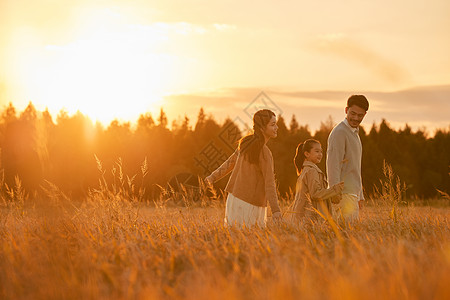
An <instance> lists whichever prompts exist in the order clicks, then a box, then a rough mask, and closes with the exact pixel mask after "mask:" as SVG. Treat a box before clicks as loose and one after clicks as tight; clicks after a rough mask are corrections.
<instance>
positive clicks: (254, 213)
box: [225, 194, 267, 228]
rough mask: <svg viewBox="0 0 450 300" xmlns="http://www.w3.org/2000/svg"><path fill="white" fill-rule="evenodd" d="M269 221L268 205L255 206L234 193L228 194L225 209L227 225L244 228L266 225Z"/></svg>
mask: <svg viewBox="0 0 450 300" xmlns="http://www.w3.org/2000/svg"><path fill="white" fill-rule="evenodd" d="M266 223H267V207H261V206H255V205H252V204H250V203H247V202H245V201H243V200H241V199H239V198H237V197H235V196H233V195H232V194H228V198H227V207H226V209H225V226H237V227H238V228H242V227H243V226H244V225H245V227H251V226H255V225H256V226H259V227H265V226H266Z"/></svg>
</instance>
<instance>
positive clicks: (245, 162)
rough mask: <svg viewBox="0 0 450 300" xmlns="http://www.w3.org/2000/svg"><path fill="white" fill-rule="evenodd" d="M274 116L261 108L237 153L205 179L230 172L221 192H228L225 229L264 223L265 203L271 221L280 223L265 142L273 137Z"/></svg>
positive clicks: (276, 197)
mask: <svg viewBox="0 0 450 300" xmlns="http://www.w3.org/2000/svg"><path fill="white" fill-rule="evenodd" d="M277 130H278V126H277V120H276V116H275V114H274V113H273V112H272V111H270V110H268V109H263V110H259V111H257V112H256V113H255V114H254V116H253V133H252V134H250V135H248V136H245V137H243V138H242V139H241V140H240V141H239V146H238V148H237V150H236V151H235V152H234V153H233V154H232V155H231V156H230V157H229V158H228V159H227V160H226V161H225V162H224V163H223V164H222V165H221V166H220V167H219V168H217V169H216V170H215V171H214V172H212V173H211V175H209V176H208V177H206V178H205V181H206V182H207V183H209V184H212V183H214V182H216V181H217V180H219V179H221V178H222V177H224V176H225V175H227V174H228V173H230V172H231V176H230V179H229V180H228V184H227V186H226V187H225V191H227V192H228V198H227V204H226V209H225V226H232V225H236V226H238V227H239V228H242V226H244V225H245V226H254V225H256V226H259V227H265V225H266V222H267V202H269V204H270V207H271V210H272V217H273V219H274V220H276V221H279V220H281V212H280V207H279V205H278V196H277V190H276V185H275V174H274V168H273V157H272V152H271V151H270V149H269V148H268V147H267V145H266V143H267V142H268V141H269V139H271V138H275V137H276V136H277Z"/></svg>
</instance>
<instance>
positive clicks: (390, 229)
mask: <svg viewBox="0 0 450 300" xmlns="http://www.w3.org/2000/svg"><path fill="white" fill-rule="evenodd" d="M100 183H101V184H100V188H99V189H92V190H90V191H89V193H88V194H87V196H86V199H85V200H84V201H82V202H74V201H71V200H70V199H69V197H67V196H66V195H64V194H63V193H62V192H61V191H59V190H58V188H57V187H56V186H54V185H52V184H51V183H47V186H46V187H45V188H44V190H45V192H46V194H47V197H44V198H35V199H31V198H27V197H25V196H24V194H23V190H22V189H21V186H20V181H17V184H16V187H15V188H14V189H9V188H6V189H5V188H4V189H3V190H2V193H1V195H2V196H1V197H2V198H1V200H2V203H1V207H2V208H1V219H0V270H1V273H0V298H1V299H450V284H449V278H450V226H449V225H450V224H449V217H450V209H449V208H448V206H447V207H445V206H444V207H424V206H421V207H414V206H412V205H399V204H401V203H397V202H395V201H391V202H389V201H387V200H389V199H387V200H386V199H384V200H383V201H381V200H382V199H383V195H384V196H389V195H391V196H393V195H394V194H393V190H391V191H384V192H383V193H384V194H380V195H379V196H380V198H377V199H375V198H374V199H371V201H369V205H368V206H367V207H365V208H364V209H363V210H362V212H361V220H360V222H358V223H355V224H353V225H348V224H347V225H346V224H336V223H334V222H333V221H332V220H329V222H325V221H323V222H322V221H320V222H316V223H310V224H305V225H300V226H298V225H291V224H287V223H282V224H273V223H271V222H270V221H269V225H268V227H267V228H266V229H258V228H253V229H243V230H237V229H229V228H225V227H224V226H223V216H224V200H223V197H221V196H217V195H216V197H215V198H213V199H208V198H207V197H206V196H205V195H204V194H203V195H202V197H201V199H200V200H198V201H195V202H194V201H192V198H190V196H189V193H188V192H186V193H184V194H183V195H181V197H180V198H179V203H178V204H175V203H174V202H173V201H172V200H167V198H161V199H160V200H158V201H156V202H154V203H147V204H143V203H142V202H141V201H138V196H139V193H134V194H133V192H134V189H133V188H132V187H133V185H132V183H131V182H130V181H128V183H127V182H125V181H124V180H119V181H117V184H116V185H114V184H110V185H108V184H107V183H106V181H103V183H102V181H100ZM389 193H391V194H389ZM135 194H138V196H133V195H135ZM444 196H446V195H444ZM393 197H394V196H393ZM391 200H392V199H391ZM441 200H443V201H445V203H446V204H448V199H447V200H446V199H441ZM290 201H291V200H290V199H283V201H282V207H283V210H284V211H285V212H286V211H287V206H288V205H289V202H290ZM180 204H182V205H180Z"/></svg>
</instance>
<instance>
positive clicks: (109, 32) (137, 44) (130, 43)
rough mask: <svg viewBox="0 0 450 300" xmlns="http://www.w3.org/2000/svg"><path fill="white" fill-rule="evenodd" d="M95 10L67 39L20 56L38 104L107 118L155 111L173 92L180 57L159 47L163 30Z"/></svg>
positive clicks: (28, 88)
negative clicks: (37, 51)
mask: <svg viewBox="0 0 450 300" xmlns="http://www.w3.org/2000/svg"><path fill="white" fill-rule="evenodd" d="M113 17H115V16H111V14H105V13H102V14H96V15H95V16H93V17H92V18H91V21H86V22H85V25H84V30H83V31H81V32H82V34H78V35H77V37H76V39H73V40H72V41H71V42H69V43H66V44H47V45H44V46H43V47H42V49H41V52H40V53H39V57H38V59H37V57H36V56H37V54H36V53H35V55H32V56H27V57H28V59H25V60H24V59H23V56H22V60H21V63H20V65H21V67H22V68H23V70H22V72H21V73H22V74H23V81H24V84H23V86H24V90H25V91H26V95H27V97H28V98H29V100H31V101H32V102H33V103H35V104H36V107H40V106H46V107H48V108H49V110H50V111H51V112H52V111H56V110H58V111H59V110H60V109H65V110H66V111H67V112H69V113H74V112H76V111H80V112H81V113H83V114H86V115H88V116H89V117H90V118H91V119H93V120H96V121H100V122H102V123H104V124H108V123H109V122H110V121H111V120H113V119H123V120H134V119H137V118H138V116H139V115H140V114H142V113H145V112H149V111H150V112H154V111H156V110H157V109H159V107H160V106H162V104H163V102H162V101H163V100H162V99H163V95H164V94H165V93H168V92H170V90H171V83H172V78H173V77H174V74H175V73H176V70H177V66H176V62H177V58H176V57H174V55H170V54H168V53H166V52H163V51H160V50H159V49H158V46H159V45H160V43H161V42H162V41H164V40H165V39H164V36H162V34H163V33H162V32H158V31H154V30H153V31H152V30H148V28H145V27H139V26H133V25H130V24H123V20H119V21H120V22H119V21H117V20H116V19H115V18H113Z"/></svg>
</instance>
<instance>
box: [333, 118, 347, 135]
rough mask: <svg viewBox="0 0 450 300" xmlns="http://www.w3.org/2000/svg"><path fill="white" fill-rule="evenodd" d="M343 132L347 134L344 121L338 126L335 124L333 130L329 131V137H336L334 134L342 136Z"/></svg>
mask: <svg viewBox="0 0 450 300" xmlns="http://www.w3.org/2000/svg"><path fill="white" fill-rule="evenodd" d="M345 132H347V128H346V125H345V123H344V121H342V122H340V123H339V124H337V125H336V126H334V128H333V129H332V130H331V133H330V136H331V135H336V134H342V133H345Z"/></svg>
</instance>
